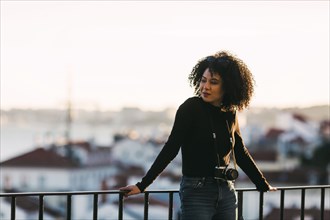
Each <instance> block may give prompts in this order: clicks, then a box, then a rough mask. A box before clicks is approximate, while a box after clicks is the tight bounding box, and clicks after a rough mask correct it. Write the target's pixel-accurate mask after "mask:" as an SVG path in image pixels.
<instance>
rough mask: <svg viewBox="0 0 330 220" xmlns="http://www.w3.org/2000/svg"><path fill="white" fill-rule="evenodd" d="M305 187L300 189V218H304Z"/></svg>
mask: <svg viewBox="0 0 330 220" xmlns="http://www.w3.org/2000/svg"><path fill="white" fill-rule="evenodd" d="M305 191H306V190H305V189H301V208H300V219H301V220H304V218H305Z"/></svg>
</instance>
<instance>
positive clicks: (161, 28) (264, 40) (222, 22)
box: [1, 1, 329, 110]
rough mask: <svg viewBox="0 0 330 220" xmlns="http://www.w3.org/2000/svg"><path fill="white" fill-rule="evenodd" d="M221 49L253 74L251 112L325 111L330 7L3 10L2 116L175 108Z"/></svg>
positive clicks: (109, 4) (133, 5)
mask: <svg viewBox="0 0 330 220" xmlns="http://www.w3.org/2000/svg"><path fill="white" fill-rule="evenodd" d="M220 49H225V50H229V51H232V52H233V53H235V54H237V55H238V56H239V57H240V58H242V59H243V60H244V61H245V62H246V63H247V65H248V66H249V67H250V69H251V71H252V72H253V73H254V76H255V80H256V84H257V85H256V93H255V97H254V99H253V100H252V103H251V106H265V107H297V106H298V107H306V106H311V105H329V2H328V1H313V2H311V1H280V2H274V1H264V2H261V1H234V2H227V1H221V2H215V1H208V2H200V1H177V2H175V1H170V2H163V1H159V2H157V1H155V2H151V1H123V2H118V1H99V2H92V1H72V2H63V1H48V2H47V1H45V2H42V1H24V2H18V1H1V109H10V108H64V107H65V106H66V104H67V99H68V98H69V97H71V100H72V102H73V105H74V107H75V108H87V109H104V110H107V109H120V108H123V107H130V106H136V107H139V108H141V109H149V110H159V109H164V108H166V107H173V108H177V107H178V106H179V105H180V104H181V103H182V102H183V101H184V100H185V99H186V98H188V97H190V96H192V95H193V89H192V88H191V87H190V86H189V84H188V80H187V76H188V74H189V73H190V71H191V69H192V67H193V66H194V65H195V63H196V62H197V61H198V60H199V59H200V58H202V57H204V56H207V55H210V54H212V53H214V52H216V51H218V50H220Z"/></svg>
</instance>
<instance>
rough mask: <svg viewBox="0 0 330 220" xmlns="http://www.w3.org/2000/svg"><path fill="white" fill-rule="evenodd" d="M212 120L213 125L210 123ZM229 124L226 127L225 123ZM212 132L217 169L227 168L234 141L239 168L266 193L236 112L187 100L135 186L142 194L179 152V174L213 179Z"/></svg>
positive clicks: (265, 185)
mask: <svg viewBox="0 0 330 220" xmlns="http://www.w3.org/2000/svg"><path fill="white" fill-rule="evenodd" d="M211 120H212V121H211ZM226 121H227V122H228V126H227V123H226ZM213 131H215V133H216V137H217V138H216V143H217V144H216V146H217V151H218V154H219V156H220V165H224V166H225V165H228V164H229V162H230V153H231V150H232V144H231V142H230V137H232V138H233V143H234V149H235V150H234V152H235V158H236V162H237V164H238V166H239V167H240V168H241V169H242V170H243V171H244V172H245V173H246V174H247V175H248V177H249V178H250V179H251V181H252V182H253V183H254V184H255V185H256V187H257V189H258V190H260V191H267V190H268V189H269V184H268V182H267V181H266V179H265V178H264V177H263V175H262V173H261V171H260V170H259V169H258V168H257V166H256V164H255V162H254V160H253V159H252V157H251V156H250V154H249V152H248V150H247V148H246V147H245V145H244V143H243V140H242V138H241V134H240V130H239V125H238V121H237V116H236V113H235V112H223V111H221V110H220V108H219V107H216V106H213V105H211V104H209V103H206V102H204V101H203V100H202V99H201V98H200V97H192V98H189V99H187V100H186V101H185V102H184V103H183V104H182V105H180V107H179V109H178V110H177V112H176V116H175V120H174V125H173V128H172V131H171V134H170V136H169V138H168V140H167V142H166V143H165V145H164V147H163V148H162V150H161V152H160V153H159V155H158V156H157V158H156V160H155V161H154V163H153V165H152V166H151V168H150V169H149V171H148V172H147V173H146V175H145V176H144V177H143V178H142V181H141V182H138V183H137V184H136V185H137V187H138V188H139V189H140V190H141V192H143V191H144V190H145V189H146V188H147V187H148V186H149V185H150V184H151V183H152V182H153V181H154V180H155V179H156V177H157V176H158V175H159V174H160V173H161V172H162V171H163V170H164V169H165V168H166V166H167V165H168V164H169V163H170V162H171V161H172V160H173V159H174V158H175V156H176V155H177V154H178V152H179V150H180V148H181V153H182V174H183V175H185V176H189V177H212V176H213V174H214V167H215V166H216V165H217V160H216V152H215V146H214V139H213V136H212V133H213Z"/></svg>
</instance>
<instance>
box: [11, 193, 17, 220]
mask: <svg viewBox="0 0 330 220" xmlns="http://www.w3.org/2000/svg"><path fill="white" fill-rule="evenodd" d="M15 212H16V196H12V197H11V214H10V215H11V220H15V218H16V213H15Z"/></svg>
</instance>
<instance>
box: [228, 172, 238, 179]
mask: <svg viewBox="0 0 330 220" xmlns="http://www.w3.org/2000/svg"><path fill="white" fill-rule="evenodd" d="M226 177H227V180H236V179H237V178H238V171H237V170H235V169H228V170H227V172H226Z"/></svg>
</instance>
